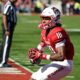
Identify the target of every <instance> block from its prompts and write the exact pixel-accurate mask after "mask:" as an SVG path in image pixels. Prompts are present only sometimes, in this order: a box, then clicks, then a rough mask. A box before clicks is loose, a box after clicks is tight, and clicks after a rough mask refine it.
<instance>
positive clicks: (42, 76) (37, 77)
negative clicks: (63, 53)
mask: <svg viewBox="0 0 80 80" xmlns="http://www.w3.org/2000/svg"><path fill="white" fill-rule="evenodd" d="M60 67H61V66H60V65H57V64H48V65H45V66H43V67H41V68H40V69H39V70H38V71H37V72H35V73H33V74H32V76H31V79H30V80H48V75H49V74H51V73H53V72H56V71H57V70H58V69H59V68H60Z"/></svg>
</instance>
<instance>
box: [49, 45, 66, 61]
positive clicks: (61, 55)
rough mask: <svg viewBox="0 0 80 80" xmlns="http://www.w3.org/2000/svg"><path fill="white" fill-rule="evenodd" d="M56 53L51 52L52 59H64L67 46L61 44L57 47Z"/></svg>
mask: <svg viewBox="0 0 80 80" xmlns="http://www.w3.org/2000/svg"><path fill="white" fill-rule="evenodd" d="M56 51H57V52H56V53H55V54H51V55H50V60H52V61H54V60H55V61H58V60H59V61H60V60H63V59H64V55H65V46H60V47H58V48H56Z"/></svg>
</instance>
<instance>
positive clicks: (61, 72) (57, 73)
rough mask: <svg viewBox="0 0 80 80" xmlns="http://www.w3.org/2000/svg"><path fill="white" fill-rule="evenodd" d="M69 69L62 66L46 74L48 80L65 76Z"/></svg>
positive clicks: (56, 79)
mask: <svg viewBox="0 0 80 80" xmlns="http://www.w3.org/2000/svg"><path fill="white" fill-rule="evenodd" d="M70 72H71V70H70V69H69V68H68V67H62V68H61V69H59V70H57V71H55V72H53V73H51V74H50V75H49V76H48V80H61V79H62V78H64V77H65V76H67V75H68V74H69V73H70Z"/></svg>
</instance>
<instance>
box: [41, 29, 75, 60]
mask: <svg viewBox="0 0 80 80" xmlns="http://www.w3.org/2000/svg"><path fill="white" fill-rule="evenodd" d="M47 32H48V31H47V30H42V31H41V39H42V41H43V42H44V43H45V45H47V46H49V47H50V48H51V51H53V53H56V44H57V43H59V42H62V41H64V43H65V49H66V54H65V55H64V58H65V59H68V60H72V59H73V56H74V47H73V44H72V43H71V41H70V38H69V36H68V34H67V33H66V32H65V30H64V29H63V28H62V27H55V28H53V29H51V30H50V31H49V32H48V33H47Z"/></svg>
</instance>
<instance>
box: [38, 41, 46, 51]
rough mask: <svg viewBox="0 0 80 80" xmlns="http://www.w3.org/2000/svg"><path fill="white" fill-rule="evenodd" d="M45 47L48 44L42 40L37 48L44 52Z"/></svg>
mask: <svg viewBox="0 0 80 80" xmlns="http://www.w3.org/2000/svg"><path fill="white" fill-rule="evenodd" d="M45 47H46V44H45V43H44V42H43V41H41V42H40V43H39V44H38V46H37V49H38V50H39V51H41V52H43V50H44V48H45Z"/></svg>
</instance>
